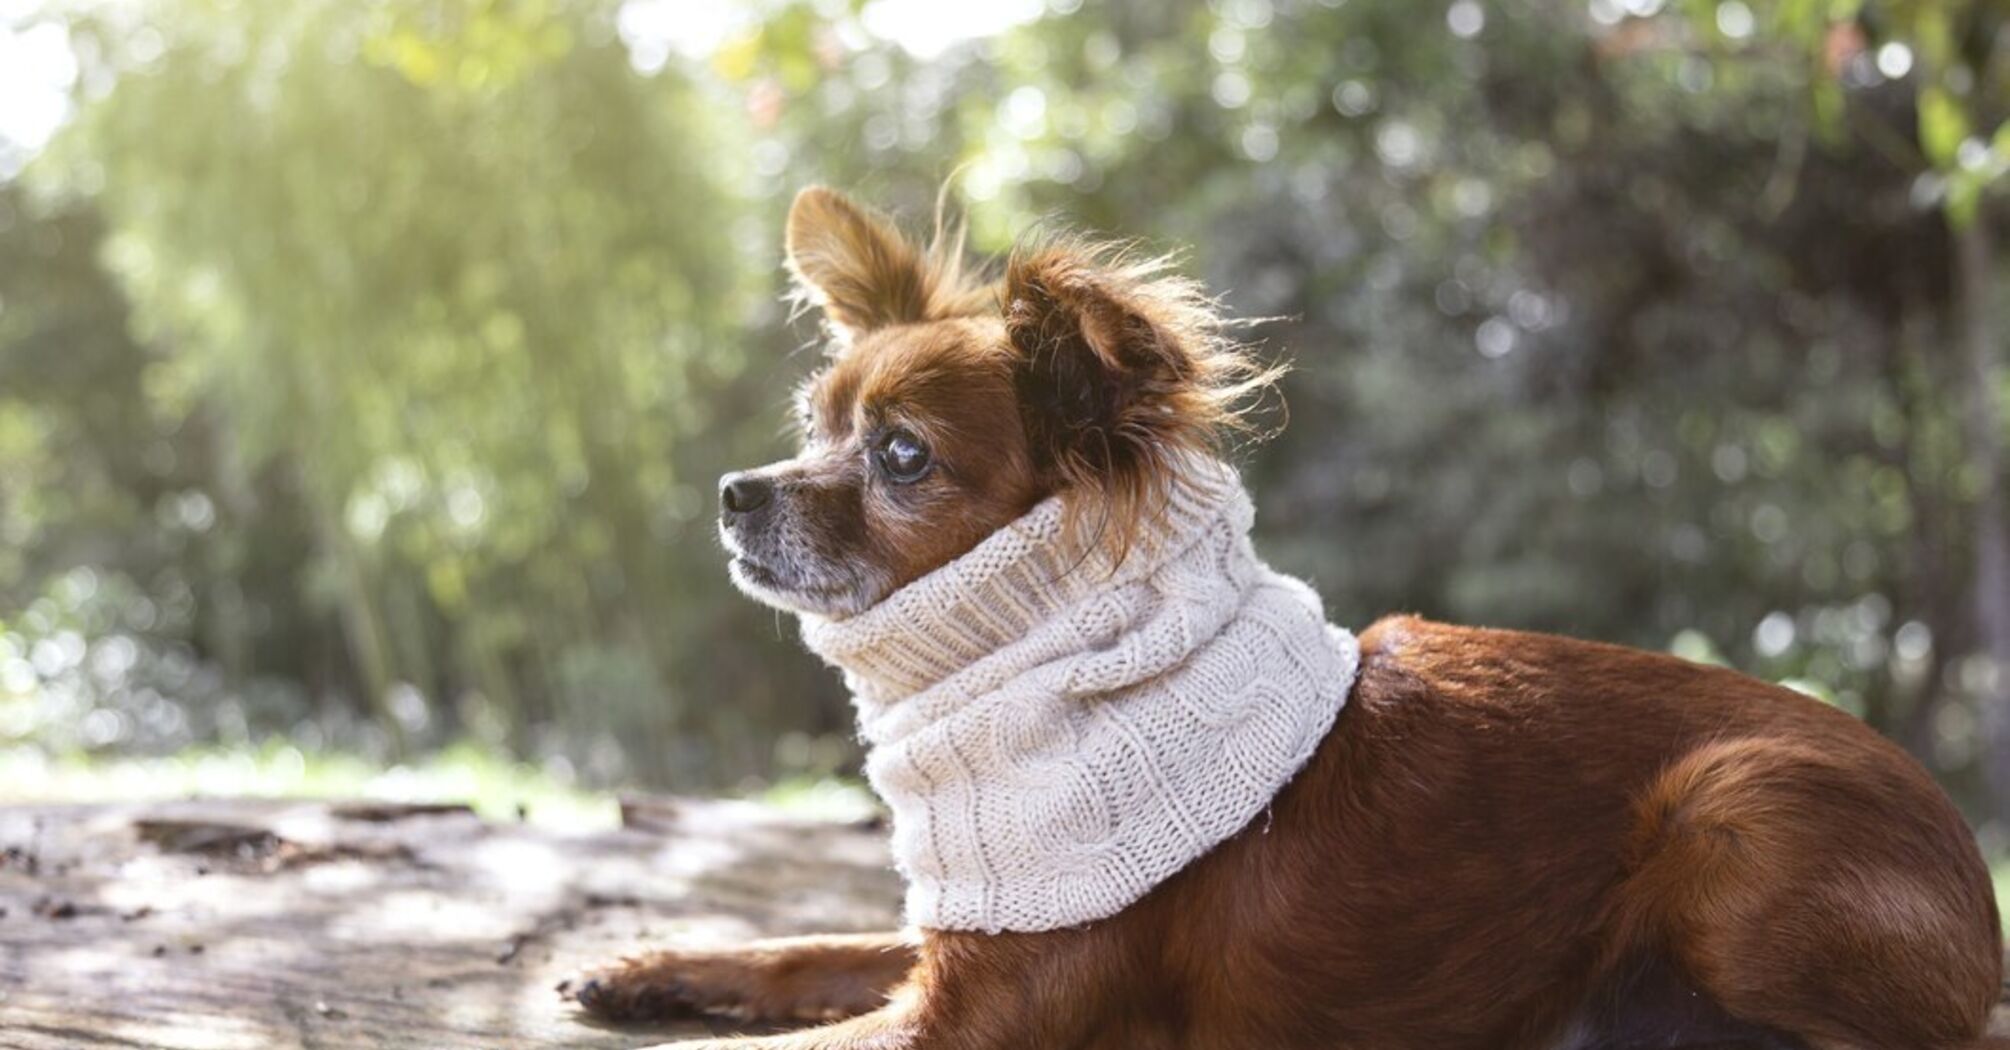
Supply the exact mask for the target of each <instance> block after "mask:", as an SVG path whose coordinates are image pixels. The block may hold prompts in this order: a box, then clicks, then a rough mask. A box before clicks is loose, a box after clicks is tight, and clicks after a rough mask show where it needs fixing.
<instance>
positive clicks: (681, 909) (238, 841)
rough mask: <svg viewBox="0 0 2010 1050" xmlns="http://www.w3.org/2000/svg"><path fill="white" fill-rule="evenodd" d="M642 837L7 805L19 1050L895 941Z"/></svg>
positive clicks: (509, 992)
mask: <svg viewBox="0 0 2010 1050" xmlns="http://www.w3.org/2000/svg"><path fill="white" fill-rule="evenodd" d="M624 823H625V825H626V826H625V827H624V828H623V829H622V830H619V831H610V832H603V833H597V834H587V835H564V834H559V833H555V832H553V831H550V830H547V829H538V828H532V827H527V826H523V825H517V824H492V823H484V822H482V821H480V820H477V819H476V818H475V817H474V816H473V815H472V814H469V813H468V812H466V811H465V810H460V809H457V808H453V807H446V808H439V807H433V808H417V809H414V808H411V807H400V806H385V805H371V804H354V805H349V806H341V805H331V804H323V803H276V802H251V801H237V802H186V803H173V804H154V805H136V806H76V807H57V806H50V807H20V808H11V809H9V808H0V1048H10V1050H30V1048H32V1050H91V1048H102V1047H119V1048H133V1047H149V1048H151V1047H172V1048H177V1050H268V1048H271V1050H286V1048H296V1047H298V1048H314V1050H320V1048H330V1050H350V1048H377V1047H397V1048H414V1050H419V1048H423V1050H475V1048H481V1050H520V1048H521V1050H528V1048H531V1047H537V1048H540V1050H545V1048H558V1047H564V1048H569V1050H630V1048H635V1047H642V1046H647V1045H651V1044H654V1043H658V1042H663V1041H667V1040H671V1039H675V1038H679V1037H683V1036H702V1035H705V1034H708V1033H712V1032H713V1029H710V1028H707V1027H706V1026H704V1025H703V1024H699V1023H693V1024H689V1025H685V1026H681V1027H659V1028H635V1027H629V1028H623V1029H607V1028H599V1027H594V1026H591V1025H589V1024H587V1023H585V1021H584V1020H583V1018H582V1017H581V1016H580V1015H579V1014H578V1013H577V1012H576V1011H575V1010H574V1009H573V1008H571V1007H570V1006H568V1005H567V1004H565V1003H564V1002H562V1001H560V999H559V997H558V995H557V994H556V992H555V991H554V986H555V985H556V984H557V983H558V982H559V981H561V980H563V979H566V978H568V977H571V976H573V975H574V974H575V973H576V972H577V971H578V970H580V969H582V968H585V967H589V966H595V965H601V964H605V963H608V962H611V961H613V960H614V959H615V958H617V957H619V956H621V955H623V954H625V953H628V952H632V951H636V950H638V949H640V948H643V947H645V946H647V945H649V944H652V943H661V944H668V943H676V944H705V943H733V942H737V941H743V940H747V939H749V938H753V937H758V936H769V935H779V934H790V933H812V932H819V931H832V932H837V931H845V930H871V929H890V928H892V927H893V926H894V925H895V924H896V922H897V912H898V897H899V886H898V884H897V882H896V880H895V879H894V877H893V876H892V875H891V874H890V873H889V872H888V870H887V868H886V852H885V847H884V834H883V832H882V831H879V830H875V829H871V828H866V827H847V826H841V825H835V824H817V823H809V822H802V821H791V820H787V819H783V818H780V817H778V816H776V815H775V814H773V813H772V812H770V811H767V810H764V809H761V808H759V807H756V806H752V805H748V804H743V803H720V802H674V803H672V802H638V803H634V804H631V805H629V806H626V807H624ZM725 1025H726V1023H725V1022H720V1029H719V1031H724V1029H725ZM1996 1030H1997V1031H1998V1032H2010V1017H2006V1015H2005V1014H2004V1012H2003V1011H1999V1013H1998V1024H1997V1029H1996Z"/></svg>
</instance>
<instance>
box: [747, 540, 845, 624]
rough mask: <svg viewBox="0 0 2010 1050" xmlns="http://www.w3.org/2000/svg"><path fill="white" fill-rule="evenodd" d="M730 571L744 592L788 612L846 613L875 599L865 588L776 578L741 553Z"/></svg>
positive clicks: (833, 615) (842, 614) (833, 614)
mask: <svg viewBox="0 0 2010 1050" xmlns="http://www.w3.org/2000/svg"><path fill="white" fill-rule="evenodd" d="M727 573H728V574H729V575H730V576H732V578H733V585H734V586H735V587H738V588H739V589H740V593H742V594H744V595H746V596H747V597H749V598H752V599H754V600H755V601H757V602H760V603H761V604H763V605H769V606H773V607H775V608H777V609H781V610H782V611H784V612H793V613H808V614H810V615H812V616H828V617H843V616H852V615H855V614H857V613H859V612H863V611H864V610H865V609H866V607H867V606H869V605H871V604H872V602H871V601H870V600H868V599H867V598H866V597H865V596H864V595H863V594H862V593H861V591H862V590H863V588H858V587H851V588H844V589H837V588H830V589H823V588H801V589H798V588H794V587H788V586H785V585H783V584H782V583H781V581H779V580H776V579H774V577H773V572H772V570H768V569H765V568H763V567H760V566H758V565H756V564H754V563H752V562H749V561H748V560H747V559H746V558H744V557H742V556H740V555H734V557H733V559H732V561H731V562H729V563H728V564H727Z"/></svg>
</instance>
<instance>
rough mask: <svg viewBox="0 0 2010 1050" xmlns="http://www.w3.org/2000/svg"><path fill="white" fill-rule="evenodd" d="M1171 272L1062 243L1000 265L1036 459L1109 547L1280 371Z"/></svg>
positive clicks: (1119, 544) (1159, 264) (1120, 545)
mask: <svg viewBox="0 0 2010 1050" xmlns="http://www.w3.org/2000/svg"><path fill="white" fill-rule="evenodd" d="M1168 268H1169V261H1168V260H1167V259H1164V258H1157V259H1137V258H1133V257H1130V256H1127V255H1126V254H1125V253H1123V252H1122V251H1121V250H1119V249H1115V248H1111V247H1107V246H1097V245H1091V244H1083V243H1079V242H1068V241H1061V242H1055V243H1048V244H1044V245H1039V246H1036V247H1033V248H1029V249H1022V250H1020V251H1018V252H1015V253H1014V254H1013V256H1012V258H1011V259H1010V260H1009V261H1008V263H1007V264H1006V269H1005V283H1004V292H1003V294H1004V309H1005V327H1006V331H1007V332H1008V333H1009V336H1010V338H1011V341H1012V344H1013V348H1014V349H1015V350H1016V352H1017V355H1018V360H1017V363H1016V378H1015V383H1016V386H1017V388H1018V394H1019V404H1020V411H1021V413H1022V416H1023V421H1024V425H1025V427H1026V434H1027V438H1028V439H1029V442H1030V444H1031V445H1032V448H1033V455H1034V461H1035V465H1036V468H1037V469H1040V470H1041V471H1042V472H1043V473H1045V474H1046V475H1047V477H1046V480H1047V481H1048V483H1049V484H1051V485H1052V486H1053V487H1054V488H1055V490H1056V491H1059V492H1061V493H1062V495H1063V498H1064V499H1067V500H1069V501H1070V509H1071V512H1074V516H1076V517H1084V516H1086V517H1088V518H1089V519H1091V524H1096V521H1097V520H1098V519H1099V520H1100V521H1101V523H1102V524H1101V525H1099V526H1098V528H1099V529H1102V531H1104V533H1105V535H1106V538H1108V539H1110V540H1111V541H1112V542H1113V543H1114V544H1115V546H1116V548H1117V549H1118V551H1119V552H1121V551H1122V550H1123V549H1125V548H1126V547H1127V546H1128V539H1129V533H1130V531H1131V529H1132V528H1133V527H1134V526H1135V525H1136V524H1137V521H1138V519H1139V517H1140V516H1141V515H1145V514H1149V513H1151V512H1153V510H1154V499H1155V497H1158V496H1162V495H1163V494H1164V492H1165V489H1166V487H1167V486H1169V485H1173V484H1177V483H1178V482H1179V481H1180V477H1179V474H1180V467H1181V461H1182V460H1183V459H1184V458H1186V457H1187V456H1190V455H1215V454H1218V453H1219V452H1220V451H1221V446H1222V445H1223V444H1224V439H1225V438H1226V437H1227V436H1228V435H1230V434H1231V433H1234V432H1236V431H1241V430H1246V429H1248V427H1247V423H1246V422H1245V413H1246V410H1247V409H1249V408H1250V407H1251V405H1252V403H1253V401H1254V400H1255V399H1256V398H1257V397H1259V396H1260V395H1261V394H1262V392H1263V391H1264V390H1267V389H1268V388H1269V387H1270V386H1271V384H1272V383H1273V382H1274V381H1275V380H1276V379H1277V377H1278V375H1279V374H1280V373H1281V369H1275V368H1266V367H1264V366H1262V365H1261V364H1259V363H1257V362H1256V360H1255V359H1254V358H1253V357H1251V356H1250V355H1249V353H1248V348H1246V347H1244V346H1241V345H1239V344H1237V343H1235V342H1234V341H1233V340H1230V339H1228V338H1226V336H1225V335H1224V333H1223V322H1222V320H1221V317H1220V314H1219V312H1218V311H1217V309H1216V305H1215V303H1214V301H1213V300H1211V299H1209V298H1208V297H1207V296H1206V295H1204V294H1203V293H1202V292H1201V290H1200V286H1199V285H1197V284H1195V283H1194V282H1192V281H1190V280H1187V279H1185V278H1182V277H1178V276H1175V275H1173V274H1170V273H1169V272H1168ZM1091 507H1093V508H1095V509H1094V511H1091V510H1090V509H1089V508H1091Z"/></svg>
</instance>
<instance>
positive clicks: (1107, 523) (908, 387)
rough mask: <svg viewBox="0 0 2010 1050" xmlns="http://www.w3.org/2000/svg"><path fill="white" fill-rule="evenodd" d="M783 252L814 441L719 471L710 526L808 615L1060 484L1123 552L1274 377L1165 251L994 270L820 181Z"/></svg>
mask: <svg viewBox="0 0 2010 1050" xmlns="http://www.w3.org/2000/svg"><path fill="white" fill-rule="evenodd" d="M788 256H789V268H790V271H791V272H792V273H793V274H794V277H795V280H796V285H797V291H798V294H799V295H800V297H801V298H802V300H803V301H804V302H806V303H808V304H810V305H813V306H814V307H816V308H819V309H821V310H822V312H823V317H824V321H825V327H826V330H827V333H828V336H829V344H828V358H829V360H828V363H827V365H826V367H824V368H823V369H822V370H821V371H819V372H818V373H817V374H816V375H814V376H812V377H811V378H810V380H809V381H808V382H807V383H806V384H805V385H804V387H803V389H802V391H801V392H800V396H799V398H798V400H797V407H798V414H799V416H800V419H799V422H800V424H801V428H802V435H803V440H802V450H801V452H800V453H799V454H798V455H796V456H795V457H794V458H792V459H787V460H783V461H782V462H779V463H773V464H770V465H768V466H765V467H761V468H759V469H756V470H746V471H740V472H738V473H734V474H728V475H727V476H726V477H724V478H723V479H721V481H720V485H719V503H720V515H719V531H720V535H721V537H722V538H723V539H724V541H725V545H726V549H727V550H728V551H729V552H730V553H731V554H732V556H733V558H732V574H733V580H734V582H736V583H737V584H739V586H740V588H741V589H742V590H744V591H746V592H747V593H748V594H750V595H752V596H753V597H755V598H757V599H759V600H761V601H764V602H767V603H769V604H771V605H775V606H779V607H782V608H786V609H791V610H795V611H798V612H809V613H815V614H818V615H823V616H831V617H843V616H849V615H852V614H855V613H858V612H861V611H863V610H865V609H867V608H869V607H871V606H872V605H874V604H875V603H877V602H878V601H879V600H880V599H882V598H884V597H886V596H887V595H888V594H891V593H892V592H893V591H894V590H896V589H898V588H900V587H901V586H903V585H905V584H907V583H909V582H911V581H913V580H915V579H917V578H919V577H921V576H923V575H925V574H926V573H928V572H929V571H931V570H933V569H935V568H937V567H939V566H941V565H944V564H946V563H947V562H949V561H951V560H952V559H954V558H955V557H957V556H958V555H960V554H962V553H964V552H966V551H968V550H969V549H970V548H971V547H973V546H975V545H976V544H977V543H978V541H980V540H982V539H983V538H984V537H985V536H987V535H989V534H990V533H991V532H993V531H994V530H996V529H998V528H1000V527H1001V526H1004V525H1006V524H1008V523H1009V522H1011V521H1012V520H1013V519H1015V518H1017V517H1018V516H1020V515H1021V514H1024V513H1025V512H1026V511H1027V510H1029V509H1030V508H1032V507H1033V505H1034V504H1036V503H1038V502H1040V501H1041V500H1042V499H1044V498H1046V497H1047V496H1049V495H1053V494H1056V493H1058V494H1060V495H1061V496H1062V498H1063V501H1064V503H1065V505H1066V510H1067V515H1066V520H1067V521H1068V522H1069V533H1070V535H1073V536H1077V537H1079V538H1080V540H1081V542H1093V543H1107V544H1110V545H1111V546H1112V548H1113V550H1114V551H1115V552H1116V553H1117V554H1118V555H1119V557H1121V554H1122V552H1123V551H1124V550H1125V549H1127V547H1128V544H1129V540H1130V538H1131V536H1132V534H1133V531H1134V529H1135V526H1136V524H1137V522H1138V521H1139V520H1140V518H1141V517H1142V516H1144V515H1147V514H1149V513H1151V512H1152V510H1153V507H1154V505H1155V502H1156V500H1157V499H1158V498H1160V497H1162V496H1163V495H1164V494H1165V492H1166V491H1167V489H1168V487H1169V486H1171V485H1174V484H1177V483H1178V480H1179V479H1178V469H1177V467H1178V464H1179V462H1180V461H1181V459H1182V458H1184V457H1185V456H1188V455H1192V454H1213V453H1215V452H1216V451H1217V450H1218V446H1219V444H1220V443H1221V441H1222V440H1223V438H1224V437H1225V436H1227V435H1229V434H1231V433H1233V432H1236V431H1237V430H1240V429H1242V428H1243V427H1244V415H1245V414H1244V410H1245V408H1247V407H1248V406H1249V405H1250V404H1251V402H1252V399H1253V398H1255V397H1256V396H1258V395H1260V394H1261V393H1262V392H1263V391H1264V390H1266V389H1268V387H1269V385H1270V384H1271V382H1272V381H1273V380H1274V379H1275V377H1276V371H1275V370H1274V369H1266V368H1264V367H1261V366H1259V365H1258V364H1256V363H1255V362H1254V361H1253V359H1252V358H1250V357H1249V355H1248V354H1247V353H1246V352H1245V350H1244V348H1242V347H1240V346H1238V345H1237V344H1235V343H1233V342H1232V341H1230V340H1229V339H1227V338H1226V337H1225V336H1224V334H1223V330H1222V322H1221V320H1220V317H1219V315H1218V314H1217V313H1216V310H1215V307H1214V303H1213V302H1212V301H1211V300H1209V299H1208V298H1206V297H1205V296H1204V295H1203V294H1201V291H1200V289H1199V287H1198V286H1197V285H1195V284H1194V283H1192V282H1191V281H1188V280H1185V279H1183V278H1180V277H1176V276H1172V275H1170V274H1168V273H1167V272H1166V261H1165V260H1164V259H1139V258H1136V257H1133V256H1131V255H1129V254H1127V253H1125V252H1123V251H1121V250H1118V249H1115V248H1112V247H1109V246H1106V245H1098V244H1093V243H1090V242H1087V241H1083V240H1079V239H1073V238H1050V239H1047V240H1044V241H1041V242H1040V243H1038V244H1037V245H1034V246H1030V247H1026V248H1022V249H1021V250H1019V251H1016V252H1014V253H1013V254H1012V256H1011V257H1010V258H1009V259H1008V260H1007V262H1006V264H1005V267H1004V273H1003V276H1002V277H1001V278H997V279H987V278H986V277H985V276H984V275H981V274H976V273H973V272H971V271H969V270H967V269H966V268H965V267H964V265H963V259H962V244H961V238H960V237H958V236H946V237H945V236H942V235H940V234H938V236H937V237H936V239H935V240H934V242H933V243H931V244H928V245H926V246H923V245H918V244H916V243H914V242H911V241H909V240H907V239H906V238H905V237H903V236H902V235H901V233H900V231H899V230H897V229H895V228H894V227H893V226H892V225H891V224H889V223H888V222H886V221H885V220H884V219H881V218H880V217H878V216H876V215H874V214H872V213H870V212H868V211H866V210H865V209H863V208H861V207H859V206H858V205H856V204H854V203H852V202H851V201H850V200H847V199H846V198H845V197H843V196H841V195H839V194H837V193H834V192H832V191H830V190H825V189H821V188H811V189H807V190H804V191H803V192H802V193H801V194H800V195H798V196H797V198H796V201H795V204H794V206H793V207H792V208H791V209H790V211H789V220H788Z"/></svg>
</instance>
